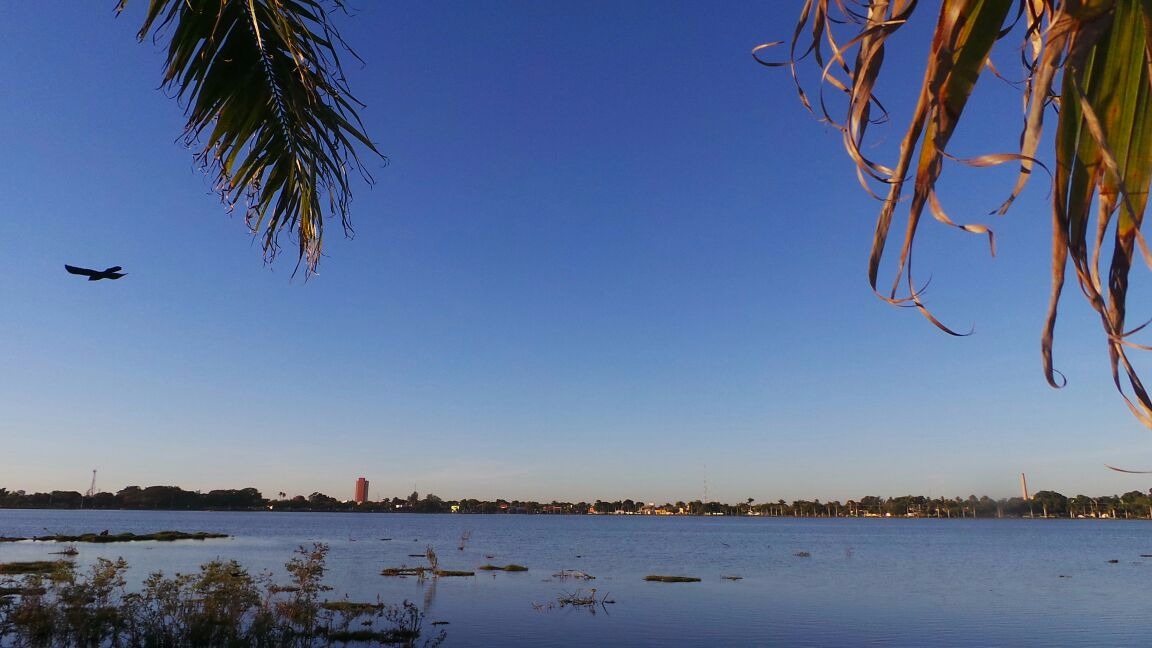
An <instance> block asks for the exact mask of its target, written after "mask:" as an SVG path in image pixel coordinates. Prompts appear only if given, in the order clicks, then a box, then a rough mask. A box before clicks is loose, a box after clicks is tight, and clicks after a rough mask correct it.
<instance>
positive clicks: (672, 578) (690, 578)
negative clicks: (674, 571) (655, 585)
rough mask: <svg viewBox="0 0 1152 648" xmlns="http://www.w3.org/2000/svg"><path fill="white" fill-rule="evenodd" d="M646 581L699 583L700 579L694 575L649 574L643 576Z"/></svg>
mask: <svg viewBox="0 0 1152 648" xmlns="http://www.w3.org/2000/svg"><path fill="white" fill-rule="evenodd" d="M644 580H646V581H655V582H660V583H699V582H700V579H699V578H696V577H695V576H656V575H652V574H649V575H648V576H645V577H644Z"/></svg>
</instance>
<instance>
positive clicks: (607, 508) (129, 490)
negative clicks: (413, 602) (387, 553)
mask: <svg viewBox="0 0 1152 648" xmlns="http://www.w3.org/2000/svg"><path fill="white" fill-rule="evenodd" d="M0 508H23V509H143V510H172V511H178V510H228V511H252V510H271V511H349V512H389V513H392V512H404V513H520V514H561V515H564V514H567V515H612V514H617V515H751V516H771V517H933V518H996V517H1048V518H1122V519H1141V518H1142V519H1149V518H1152V491H1149V492H1148V493H1144V492H1141V491H1130V492H1127V493H1124V494H1123V495H1101V496H1096V497H1089V496H1087V495H1076V496H1074V497H1067V496H1065V495H1062V494H1060V493H1057V492H1055V491H1039V492H1037V493H1036V494H1034V495H1033V496H1032V497H1031V498H1029V499H1024V498H1022V497H1011V498H1001V499H992V498H990V497H988V496H983V497H977V496H975V495H969V496H968V497H967V498H963V497H953V498H947V497H938V498H931V497H925V496H923V495H903V496H900V497H889V498H884V497H879V496H876V495H868V496H865V497H861V498H860V499H858V500H847V501H845V502H840V501H830V502H821V501H820V500H811V501H808V500H795V501H792V502H786V501H784V500H782V499H781V500H776V501H774V502H757V501H756V499H755V498H752V497H749V498H748V499H746V500H745V501H743V502H739V503H736V504H728V503H722V502H703V501H701V500H694V501H691V502H682V501H681V502H675V503H672V502H665V503H664V504H656V503H651V502H649V503H646V502H643V501H641V500H632V499H624V500H616V501H603V500H596V501H594V502H557V501H552V502H548V503H544V502H534V501H520V500H504V499H497V500H495V501H485V500H477V499H461V500H444V499H441V498H439V497H437V496H436V495H432V494H427V495H425V496H423V497H421V496H420V494H419V493H415V492H413V493H412V494H410V495H408V496H407V497H405V498H400V497H393V498H391V499H381V500H375V501H371V500H370V501H366V502H361V503H357V502H354V501H351V500H339V499H336V498H335V497H331V496H328V495H325V494H324V493H312V494H311V495H309V496H307V497H305V496H303V495H297V496H295V497H288V496H287V495H286V494H285V493H277V497H275V498H266V497H264V495H263V494H262V493H261V492H260V491H259V490H257V489H255V488H241V489H220V490H211V491H208V492H206V493H205V492H201V491H187V490H184V489H182V488H180V487H178V486H148V487H146V488H141V487H139V486H128V487H126V488H124V489H122V490H120V491H118V492H116V493H108V492H100V493H95V494H92V495H85V494H81V493H79V492H76V491H59V490H54V491H51V492H48V493H26V492H25V491H22V490H16V491H10V490H8V489H6V488H0Z"/></svg>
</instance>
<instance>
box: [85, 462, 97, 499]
mask: <svg viewBox="0 0 1152 648" xmlns="http://www.w3.org/2000/svg"><path fill="white" fill-rule="evenodd" d="M95 494H96V469H95V468H93V469H92V484H91V485H90V486H88V492H87V493H84V497H92V496H93V495H95Z"/></svg>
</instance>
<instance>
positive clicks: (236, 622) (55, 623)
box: [0, 544, 444, 647]
mask: <svg viewBox="0 0 1152 648" xmlns="http://www.w3.org/2000/svg"><path fill="white" fill-rule="evenodd" d="M327 551H328V547H327V546H326V545H323V544H314V545H313V546H312V547H311V548H306V547H300V548H299V549H298V550H297V551H296V555H295V556H294V557H293V558H292V559H291V560H289V561H288V562H287V563H286V564H285V569H286V570H287V572H288V575H289V583H288V584H285V585H277V584H274V583H272V582H271V576H270V575H268V574H257V575H253V574H251V573H249V572H248V571H247V570H246V569H245V568H244V567H243V566H241V565H240V564H239V563H237V562H236V561H233V560H228V561H225V560H214V561H211V562H208V563H205V564H204V565H201V566H200V569H199V571H198V572H197V573H190V574H180V573H177V574H173V575H172V576H166V575H165V574H164V573H162V572H155V573H153V574H152V575H150V576H149V577H148V578H147V579H145V581H144V583H143V586H142V587H141V588H140V589H139V590H138V591H128V590H127V589H126V587H125V585H126V583H125V579H124V575H125V573H126V572H127V570H128V563H127V562H126V561H124V560H123V559H119V560H116V561H111V560H107V559H104V558H99V559H97V563H96V564H95V565H93V566H92V567H91V568H90V570H89V571H87V572H84V573H77V570H74V569H63V570H60V569H56V565H58V564H68V563H64V562H63V561H58V562H56V563H47V564H51V565H53V571H52V572H51V574H50V575H48V574H45V573H43V572H40V573H31V574H27V575H25V576H24V577H23V580H22V581H21V582H19V583H18V586H8V585H6V586H5V587H3V588H0V595H7V597H3V596H0V645H37V646H40V645H43V646H49V645H51V646H57V645H59V646H251V645H256V646H286V647H287V646H293V647H294V646H299V647H304V646H328V645H335V644H343V643H347V642H352V641H360V642H372V643H378V644H401V645H408V646H412V645H416V643H415V642H416V640H417V639H419V638H421V636H422V625H423V619H424V615H423V613H422V612H421V611H420V609H419V608H418V607H417V606H416V605H414V604H412V603H409V602H408V601H405V602H404V603H403V604H401V605H387V604H384V603H381V602H375V603H360V602H354V601H348V600H341V601H327V600H322V598H321V597H322V594H323V592H326V591H329V590H330V589H331V588H330V587H328V586H327V585H325V584H324V580H323V579H324V575H325V572H326V567H325V560H326V556H327ZM443 639H444V633H443V632H442V631H441V632H440V633H439V634H437V635H435V636H432V637H430V638H428V639H427V640H426V641H425V642H424V645H431V646H435V645H438V644H439V643H440V642H442V641H443Z"/></svg>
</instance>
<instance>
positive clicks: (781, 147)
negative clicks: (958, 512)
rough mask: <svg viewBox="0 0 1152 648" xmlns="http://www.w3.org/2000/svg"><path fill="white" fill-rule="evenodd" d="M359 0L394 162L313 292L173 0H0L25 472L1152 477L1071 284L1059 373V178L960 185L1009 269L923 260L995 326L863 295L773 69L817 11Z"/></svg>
mask: <svg viewBox="0 0 1152 648" xmlns="http://www.w3.org/2000/svg"><path fill="white" fill-rule="evenodd" d="M355 4H357V5H359V7H357V15H356V16H355V17H353V18H351V19H342V20H341V21H340V24H341V25H342V26H343V28H344V32H345V36H346V37H347V39H348V40H349V42H350V43H351V44H352V45H353V46H354V47H355V48H356V49H357V51H358V52H359V54H360V55H361V56H362V58H363V59H364V61H365V63H364V65H363V66H360V65H358V64H356V63H355V62H352V63H350V64H349V70H348V71H349V74H350V77H351V82H352V85H353V89H354V91H355V92H356V93H357V95H358V96H359V98H360V99H361V100H363V101H364V102H365V103H366V104H367V106H368V107H367V108H366V109H365V110H364V111H363V113H362V114H363V117H364V120H365V123H366V125H367V128H368V130H369V131H370V134H371V136H372V137H373V139H374V140H375V141H377V142H378V143H379V147H380V149H381V150H382V151H384V152H385V153H386V154H387V155H388V156H389V158H390V160H391V164H390V165H389V166H387V167H386V168H375V169H373V173H374V175H375V176H376V179H377V180H378V183H377V184H376V186H375V187H373V188H368V187H366V186H361V187H358V190H357V192H356V199H355V202H354V203H353V215H354V222H355V225H356V238H355V240H352V241H347V240H344V239H343V238H342V237H341V236H340V233H339V227H338V224H336V223H331V226H330V228H329V230H328V231H329V237H328V239H327V245H326V248H325V249H326V252H327V254H328V258H326V259H324V261H323V262H322V264H321V268H320V275H319V276H317V277H314V278H313V279H311V280H310V281H308V282H304V281H302V280H301V278H299V277H298V278H297V279H295V280H292V279H291V278H290V275H291V273H292V269H293V261H294V260H293V259H289V258H287V257H286V258H284V259H283V260H281V261H280V262H278V263H275V264H273V265H272V266H267V267H266V266H265V265H264V264H263V263H262V260H261V256H260V252H259V249H258V246H257V244H256V243H255V242H254V241H253V240H252V239H251V238H250V236H249V235H248V234H247V231H246V229H245V227H244V224H243V222H242V220H241V219H240V218H238V217H229V216H227V215H225V214H224V213H223V210H222V209H221V207H220V205H219V203H218V200H217V199H216V198H215V197H214V196H213V195H212V193H211V191H210V185H209V182H208V181H207V179H205V178H204V177H203V176H202V175H200V174H199V172H198V171H197V169H195V168H194V165H193V162H192V159H191V154H190V152H189V151H187V150H185V149H184V148H183V146H182V145H181V143H180V142H179V139H178V136H179V132H180V127H181V125H182V123H183V120H182V117H181V111H180V108H179V107H178V106H177V105H176V103H175V102H174V101H172V100H170V99H169V98H167V97H166V96H165V95H164V93H163V92H162V91H159V90H157V86H158V84H159V79H160V70H161V60H162V57H161V54H160V52H159V51H158V49H157V47H156V46H155V45H153V44H151V43H146V44H138V43H136V41H135V39H134V37H133V35H134V33H135V30H136V29H137V27H138V26H139V20H140V16H141V12H142V10H143V7H144V2H143V1H142V0H140V1H138V2H133V3H131V6H130V9H129V11H128V12H127V14H126V15H125V16H123V17H121V18H119V19H114V18H113V16H112V13H111V5H112V3H110V2H108V3H104V2H88V3H60V2H57V3H16V2H13V3H5V4H4V5H3V7H2V8H0V43H3V45H0V51H2V52H3V60H4V64H3V65H2V66H0V87H4V88H7V89H8V90H7V92H6V97H7V99H6V100H5V101H4V102H0V141H2V142H4V145H5V154H4V155H3V157H2V158H0V177H2V178H3V179H4V180H3V185H2V186H3V195H4V199H5V208H4V211H5V214H6V215H5V217H4V218H3V219H0V241H2V244H0V245H2V249H3V250H4V252H5V265H6V268H7V269H6V271H5V272H4V273H3V275H2V278H0V295H2V297H3V302H4V306H3V308H0V365H2V366H3V367H4V368H5V370H4V371H3V372H0V444H2V451H0V486H3V487H7V488H9V489H26V490H29V491H34V490H49V489H54V488H59V489H73V490H80V491H83V490H85V489H86V488H87V487H88V480H89V478H90V475H91V470H92V469H93V468H96V469H98V470H99V484H98V485H99V487H100V488H101V489H104V490H112V491H115V490H118V489H120V488H123V487H124V486H126V485H130V484H134V485H140V486H147V485H153V484H173V485H179V486H181V487H184V488H188V489H209V488H240V487H245V486H255V487H257V488H259V489H260V490H261V491H263V492H264V494H265V495H275V494H276V493H277V492H278V491H285V492H287V493H289V494H291V495H294V494H304V495H307V494H309V493H311V492H313V491H322V492H325V493H327V494H330V495H333V496H336V497H341V498H345V497H351V494H352V488H353V482H354V480H355V478H356V477H358V476H365V477H368V478H369V479H370V480H371V483H372V495H373V496H374V497H376V496H381V495H386V496H392V495H406V494H407V493H408V492H410V491H411V490H412V489H413V487H415V488H416V489H417V490H419V492H420V493H421V494H422V495H423V494H425V493H428V492H432V493H436V494H437V495H439V496H441V497H443V498H446V499H453V498H460V497H480V498H496V497H504V498H509V499H513V498H521V499H539V500H544V501H547V500H551V499H567V500H579V499H585V500H592V499H596V498H603V499H617V498H632V499H638V500H645V501H653V500H655V501H658V502H663V501H676V500H681V499H682V500H690V499H696V498H699V497H702V496H703V494H704V482H705V479H706V480H707V487H708V496H709V498H710V499H714V500H726V501H739V500H743V499H745V498H747V497H755V498H757V499H758V500H761V501H763V500H765V499H773V500H774V499H777V498H784V499H788V500H791V499H795V498H806V499H810V498H821V499H840V500H844V499H849V498H854V497H859V496H863V495H868V494H872V495H881V496H896V495H902V494H907V493H914V494H928V495H933V496H941V495H944V496H955V495H963V496H966V495H968V494H970V493H975V494H978V495H980V494H988V495H992V496H994V497H999V496H1008V495H1012V494H1015V493H1016V492H1018V475H1019V473H1020V472H1026V473H1027V474H1028V477H1029V482H1030V485H1032V486H1033V488H1034V489H1041V488H1051V489H1055V490H1060V491H1061V492H1064V493H1065V494H1066V495H1073V494H1075V493H1079V492H1083V493H1086V494H1106V493H1119V492H1125V491H1128V490H1133V489H1141V490H1142V489H1144V488H1147V486H1148V483H1147V480H1146V479H1143V478H1140V477H1132V476H1123V475H1119V474H1117V473H1113V472H1110V471H1107V470H1105V469H1104V467H1103V464H1104V463H1105V462H1107V463H1113V464H1124V465H1130V466H1144V467H1147V466H1149V465H1152V452H1150V450H1152V435H1150V433H1149V432H1148V431H1147V430H1145V429H1143V428H1141V427H1140V426H1139V425H1138V424H1137V423H1136V422H1135V421H1134V420H1133V419H1132V418H1131V417H1130V416H1129V414H1128V413H1127V411H1126V410H1125V408H1124V406H1123V403H1122V402H1121V400H1120V399H1119V397H1118V396H1117V395H1115V393H1114V392H1113V391H1112V389H1111V384H1110V379H1109V375H1108V370H1107V361H1106V357H1105V345H1104V342H1103V339H1102V337H1101V335H1100V333H1099V332H1098V330H1097V328H1096V325H1095V323H1094V320H1093V317H1092V316H1091V314H1090V312H1089V310H1088V308H1087V306H1086V305H1083V304H1082V303H1080V302H1079V301H1077V300H1078V299H1079V295H1078V293H1077V292H1076V289H1075V288H1074V287H1072V288H1071V291H1070V296H1069V300H1068V302H1067V305H1066V306H1065V307H1064V309H1063V314H1062V320H1061V324H1060V327H1059V330H1058V338H1057V349H1056V352H1057V366H1058V368H1060V369H1061V370H1063V371H1064V372H1065V373H1066V374H1068V376H1069V381H1070V383H1069V386H1068V387H1067V388H1066V389H1064V390H1062V391H1056V390H1053V389H1051V388H1049V387H1048V386H1047V385H1046V383H1045V382H1044V379H1043V376H1042V374H1041V371H1040V354H1039V333H1040V328H1041V324H1042V320H1043V314H1044V312H1043V311H1044V304H1045V302H1046V299H1047V290H1048V282H1049V279H1048V240H1049V235H1048V233H1047V228H1048V223H1049V217H1048V214H1047V207H1046V198H1047V196H1046V194H1047V189H1048V187H1047V184H1046V181H1045V179H1044V178H1043V177H1040V176H1038V177H1037V178H1036V180H1035V181H1034V184H1033V185H1031V186H1030V187H1029V189H1028V190H1027V191H1026V193H1025V196H1024V198H1023V199H1022V200H1021V201H1020V202H1019V203H1018V205H1017V206H1016V207H1015V209H1014V211H1013V212H1012V213H1011V214H1010V215H1009V216H1008V217H1007V218H1004V219H1000V218H994V219H993V218H992V217H985V214H986V213H987V212H988V211H990V210H991V209H993V208H995V207H996V206H997V205H998V204H999V202H1000V201H1001V200H1002V199H1003V197H1004V196H1005V195H1006V193H1007V191H1008V189H1009V187H1010V184H1011V172H1010V171H1007V172H999V173H998V172H995V171H993V172H987V171H983V172H977V171H971V170H965V169H958V168H950V169H949V173H950V176H949V177H950V178H951V180H950V182H949V183H948V184H946V185H945V186H944V190H943V198H944V200H945V203H946V206H947V207H949V208H950V209H951V212H952V213H953V215H954V217H955V218H956V219H957V220H961V221H971V220H976V221H988V220H991V221H992V223H993V225H994V226H995V228H996V230H997V233H998V236H999V238H998V243H999V256H998V257H996V258H995V259H993V258H990V257H989V256H988V254H987V247H986V245H985V244H984V243H983V241H982V239H980V238H979V237H974V236H970V235H965V234H962V233H959V232H956V231H953V230H947V229H945V228H943V227H941V226H937V225H935V224H934V223H930V224H928V225H927V226H926V227H925V229H924V232H923V245H922V247H921V248H920V249H919V251H918V253H917V266H918V269H919V270H918V271H919V276H921V277H924V278H927V277H929V276H931V278H932V285H931V290H930V292H929V296H928V299H929V303H930V305H931V306H933V307H934V308H935V309H936V311H937V312H938V314H939V315H940V316H941V317H942V318H944V319H945V320H946V321H948V322H949V323H951V324H954V325H955V326H957V327H959V328H966V327H968V326H969V325H971V324H975V327H976V334H975V335H973V336H971V337H969V338H965V339H955V338H950V337H948V336H945V335H943V334H942V333H940V332H938V331H937V330H936V329H934V328H933V327H932V326H931V325H930V324H928V323H927V322H926V321H925V320H923V319H922V318H920V317H919V316H917V315H916V314H915V313H914V312H912V311H905V310H900V309H895V308H892V307H890V306H887V305H885V304H883V303H882V302H881V301H879V300H877V299H876V298H875V297H874V296H873V295H872V293H871V291H870V290H869V288H868V285H867V282H866V277H865V264H866V260H867V254H868V248H869V244H870V238H871V231H872V227H873V224H874V216H875V212H876V209H877V206H878V205H877V204H876V203H875V202H874V201H872V200H871V199H869V198H868V197H867V196H866V195H864V194H863V193H862V192H861V191H860V189H859V186H858V185H857V184H856V181H855V178H854V174H853V169H852V166H851V163H850V162H849V161H848V160H847V158H846V157H845V156H844V154H843V151H842V149H841V147H840V143H839V138H838V136H837V134H836V133H835V132H833V131H831V130H830V129H828V128H826V127H824V126H821V125H820V124H818V123H816V122H815V121H814V120H813V119H812V118H811V116H810V115H808V114H807V113H806V112H805V111H804V110H803V109H802V108H801V107H800V105H799V103H798V101H797V100H796V96H795V93H794V92H793V89H792V85H791V81H790V80H789V78H788V76H787V73H786V72H784V71H778V70H777V71H772V70H768V69H766V68H763V67H760V66H758V65H756V64H755V63H754V62H753V60H752V58H751V56H750V51H751V49H752V48H753V47H754V46H755V45H757V44H759V43H761V42H764V41H767V40H772V39H775V38H784V37H787V36H788V35H790V34H791V30H792V27H793V22H792V21H793V20H794V15H795V12H796V11H798V10H799V5H800V3H799V2H798V1H797V2H762V1H761V2H729V3H668V2H642V3H641V2H638V3H626V4H625V5H623V6H618V5H619V3H608V2H594V3H586V2H568V3H562V2H549V3H530V2H520V3H511V4H509V3H479V2H477V3H423V2H395V3H393V2H389V3H384V2H379V3H378V2H372V1H367V0H362V1H360V2H357V3H355ZM922 11H923V12H924V13H923V15H921V16H919V17H918V18H919V20H920V22H921V26H920V28H919V31H918V32H916V33H913V34H911V36H913V37H910V38H908V39H905V40H904V41H903V42H904V43H905V44H906V46H907V48H908V49H905V50H904V51H903V54H900V55H898V54H896V53H890V56H889V59H890V62H891V63H892V66H891V67H890V69H889V70H888V72H887V73H886V74H887V77H886V79H887V80H888V85H887V87H886V88H882V89H881V93H882V96H883V97H884V98H886V99H888V100H889V104H890V105H893V106H898V105H899V104H900V103H901V101H900V100H901V98H903V99H904V100H905V102H906V100H907V98H908V97H910V96H911V93H912V92H914V90H915V86H916V84H918V83H919V80H920V77H921V74H922V71H921V69H920V68H919V67H918V63H919V61H920V58H921V53H922V51H923V47H922V46H923V42H922V41H923V37H924V36H925V35H926V33H927V32H926V31H925V30H926V29H927V28H928V27H929V23H931V22H932V20H933V19H934V16H932V15H930V14H931V12H930V8H928V7H924V8H922ZM910 31H912V30H910ZM1012 60H1013V55H1012V53H1011V52H1009V53H1008V56H1007V61H1008V62H1009V63H1008V65H1011V61H1012ZM981 92H982V93H984V92H987V93H988V94H989V95H990V96H991V97H992V99H993V100H994V101H996V102H997V103H995V106H996V107H995V108H993V109H991V110H990V111H989V113H988V114H986V115H985V116H984V117H982V118H977V119H975V120H973V122H972V123H971V124H969V125H968V127H967V128H966V129H964V130H963V132H961V133H960V135H958V137H959V138H960V140H959V142H958V143H957V146H956V147H955V152H956V153H957V154H960V155H974V154H978V153H986V152H991V151H1003V150H1010V149H1011V147H1012V146H1013V144H1014V142H1015V141H1016V129H1017V125H1018V124H1019V120H1020V118H1019V109H1018V100H1017V99H1015V96H1014V95H1012V94H1010V93H1007V92H1005V91H1004V90H1003V88H1002V87H1001V86H999V85H998V82H996V81H993V80H987V79H986V80H984V81H983V82H982V86H981ZM903 110H904V112H897V115H896V124H894V125H890V126H888V127H884V128H881V129H880V130H878V131H877V135H879V136H880V137H879V139H878V140H877V141H878V142H879V143H880V144H879V146H878V148H876V149H874V150H875V152H876V154H877V156H879V157H882V158H883V156H884V155H886V154H889V153H890V151H891V148H892V146H893V145H894V144H895V143H896V142H898V141H899V138H900V136H901V134H902V133H901V123H900V118H901V116H902V115H903V116H906V110H907V108H904V109H903ZM997 120H999V121H1002V122H1004V124H1003V125H1002V126H997V125H996V121H997ZM992 136H995V137H998V138H1000V139H999V140H996V141H993V140H992V139H991V138H992ZM887 159H890V158H887ZM64 263H72V264H78V265H87V266H93V267H104V266H106V265H112V264H119V265H122V266H124V268H125V270H126V271H127V272H128V273H129V275H128V277H127V278H125V279H123V280H121V281H118V282H115V283H113V282H100V283H93V284H89V283H87V282H85V281H83V280H80V279H78V278H77V277H73V276H70V275H67V274H65V272H64V270H63V267H62V266H63V264H64ZM1139 272H1141V271H1139V270H1138V271H1137V273H1139ZM1137 299H1138V298H1137ZM1134 303H1135V304H1136V306H1135V308H1133V309H1132V311H1133V312H1132V319H1133V321H1136V320H1141V319H1144V318H1146V317H1147V316H1148V315H1149V313H1148V312H1146V309H1141V308H1140V304H1141V303H1146V302H1140V301H1135V302H1134Z"/></svg>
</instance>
